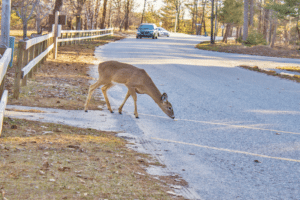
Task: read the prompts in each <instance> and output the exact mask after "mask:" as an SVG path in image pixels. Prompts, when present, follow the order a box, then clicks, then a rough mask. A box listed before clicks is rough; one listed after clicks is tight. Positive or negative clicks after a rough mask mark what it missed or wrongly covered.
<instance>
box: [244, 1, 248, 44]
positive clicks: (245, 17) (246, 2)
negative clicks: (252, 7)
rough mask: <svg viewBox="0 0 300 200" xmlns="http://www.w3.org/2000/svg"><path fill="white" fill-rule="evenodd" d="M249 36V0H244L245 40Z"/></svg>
mask: <svg viewBox="0 0 300 200" xmlns="http://www.w3.org/2000/svg"><path fill="white" fill-rule="evenodd" d="M247 38H248V0H244V29H243V40H244V41H246V40H247Z"/></svg>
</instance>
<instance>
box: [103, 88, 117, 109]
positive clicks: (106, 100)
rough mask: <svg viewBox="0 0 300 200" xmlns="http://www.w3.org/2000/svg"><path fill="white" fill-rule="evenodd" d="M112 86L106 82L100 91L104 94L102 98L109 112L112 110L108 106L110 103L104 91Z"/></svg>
mask: <svg viewBox="0 0 300 200" xmlns="http://www.w3.org/2000/svg"><path fill="white" fill-rule="evenodd" d="M112 86H114V84H112V83H108V84H106V85H104V86H103V87H102V88H101V90H102V93H103V96H104V99H105V102H106V105H107V108H108V110H109V111H110V112H111V113H113V110H112V109H111V107H110V103H109V100H108V98H107V93H106V91H107V90H108V89H109V88H111V87H112Z"/></svg>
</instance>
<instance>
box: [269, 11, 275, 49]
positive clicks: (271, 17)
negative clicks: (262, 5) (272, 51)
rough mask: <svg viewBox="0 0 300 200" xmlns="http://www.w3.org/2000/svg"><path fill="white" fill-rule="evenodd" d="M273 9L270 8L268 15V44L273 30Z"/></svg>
mask: <svg viewBox="0 0 300 200" xmlns="http://www.w3.org/2000/svg"><path fill="white" fill-rule="evenodd" d="M272 15H273V10H270V17H269V21H270V28H269V37H268V40H267V42H269V44H270V43H271V38H272V30H273V20H274V19H273V16H272Z"/></svg>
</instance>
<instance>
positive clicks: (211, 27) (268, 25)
mask: <svg viewBox="0 0 300 200" xmlns="http://www.w3.org/2000/svg"><path fill="white" fill-rule="evenodd" d="M162 1H163V4H162V7H161V8H160V9H158V10H157V9H155V3H157V2H156V0H144V1H143V2H142V3H143V5H138V2H137V0H12V20H13V19H15V20H16V21H17V20H20V19H21V22H22V23H21V26H22V29H23V32H24V38H26V37H27V35H26V32H27V26H28V25H31V27H32V26H34V27H35V28H36V31H37V33H39V34H41V33H42V30H44V29H46V28H48V27H47V26H48V25H49V23H48V22H49V15H50V14H52V15H53V14H54V13H55V11H60V13H61V14H62V15H66V16H67V23H66V25H64V26H63V28H64V29H77V30H81V29H97V28H100V29H102V28H105V27H114V28H118V29H120V30H121V29H124V30H128V29H129V28H130V27H132V28H133V27H134V28H135V27H137V26H138V25H139V24H140V23H143V22H148V23H156V24H157V25H159V24H161V25H162V27H164V28H166V29H167V30H169V31H174V32H182V33H188V34H197V35H207V36H209V35H211V36H212V40H214V39H215V37H216V36H224V37H223V41H224V42H227V38H228V37H231V36H235V37H236V41H239V42H243V43H245V44H269V45H270V46H271V47H273V46H274V44H275V41H278V42H281V43H284V44H290V43H293V44H298V41H299V40H300V28H299V16H300V13H299V12H300V0H282V1H279V0H222V1H220V0H162ZM138 6H141V7H142V11H139V12H138V11H137V7H138ZM11 24H12V26H14V25H16V24H17V23H16V22H14V21H13V22H12V23H11Z"/></svg>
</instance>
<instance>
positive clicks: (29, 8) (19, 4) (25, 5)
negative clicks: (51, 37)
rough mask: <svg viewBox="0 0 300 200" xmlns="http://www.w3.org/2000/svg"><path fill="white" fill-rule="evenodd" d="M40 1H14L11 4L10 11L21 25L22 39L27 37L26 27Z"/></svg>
mask: <svg viewBox="0 0 300 200" xmlns="http://www.w3.org/2000/svg"><path fill="white" fill-rule="evenodd" d="M39 2H40V0H16V1H13V2H12V9H13V10H15V11H16V14H17V15H18V16H19V17H20V19H21V20H22V24H23V39H24V40H26V39H28V37H27V25H28V21H29V20H30V19H31V17H32V14H33V11H34V9H35V7H36V6H37V5H38V4H39Z"/></svg>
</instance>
